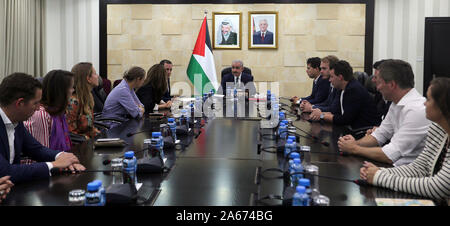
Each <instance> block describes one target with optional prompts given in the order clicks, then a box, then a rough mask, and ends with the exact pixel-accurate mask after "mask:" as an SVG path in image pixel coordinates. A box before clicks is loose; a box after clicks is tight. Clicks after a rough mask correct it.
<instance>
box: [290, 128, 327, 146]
mask: <svg viewBox="0 0 450 226" xmlns="http://www.w3.org/2000/svg"><path fill="white" fill-rule="evenodd" d="M292 126H293V127H295V128H296V129H298V130H300V131H302V132H304V133H305V134H306V135H308V136H309V137H307V136H303V135H300V134H297V133H296V134H297V135H299V136H301V137H303V138H308V139H312V140H314V141H316V142H319V143H321V144H323V145H325V146H327V147H328V146H330V143H328V142H326V141H322V140H321V139H320V138H318V137H316V136H314V135H312V134H310V133H308V132H306V131H305V130H303V129H301V128H299V127H297V126H295V125H293V124H292ZM288 134H289V131H288Z"/></svg>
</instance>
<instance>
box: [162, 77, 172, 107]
mask: <svg viewBox="0 0 450 226" xmlns="http://www.w3.org/2000/svg"><path fill="white" fill-rule="evenodd" d="M167 85H168V88H169V89H168V90H167V92H166V93H164V95H163V97H162V100H163V101H164V102H166V103H167V101H169V100H172V96H171V95H170V79H168V80H167Z"/></svg>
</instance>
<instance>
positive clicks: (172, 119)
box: [167, 118, 177, 142]
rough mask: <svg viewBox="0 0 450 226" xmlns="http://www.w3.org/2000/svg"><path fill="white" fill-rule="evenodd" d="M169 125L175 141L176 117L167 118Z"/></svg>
mask: <svg viewBox="0 0 450 226" xmlns="http://www.w3.org/2000/svg"><path fill="white" fill-rule="evenodd" d="M167 125H169V128H170V131H171V132H172V138H173V142H175V141H176V140H177V124H176V123H175V119H174V118H168V119H167Z"/></svg>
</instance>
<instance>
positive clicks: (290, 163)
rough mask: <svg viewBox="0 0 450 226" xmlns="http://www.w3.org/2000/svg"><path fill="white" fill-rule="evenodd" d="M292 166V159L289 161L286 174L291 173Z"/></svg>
mask: <svg viewBox="0 0 450 226" xmlns="http://www.w3.org/2000/svg"><path fill="white" fill-rule="evenodd" d="M293 165H294V160H293V159H289V164H288V172H291V171H292V169H293V168H292V167H293Z"/></svg>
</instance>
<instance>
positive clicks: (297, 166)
mask: <svg viewBox="0 0 450 226" xmlns="http://www.w3.org/2000/svg"><path fill="white" fill-rule="evenodd" d="M302 172H303V166H302V162H301V160H300V159H294V164H293V165H292V171H291V174H292V175H291V184H292V186H293V187H295V186H297V183H298V180H299V179H301V178H303V175H302V174H294V173H302Z"/></svg>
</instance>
